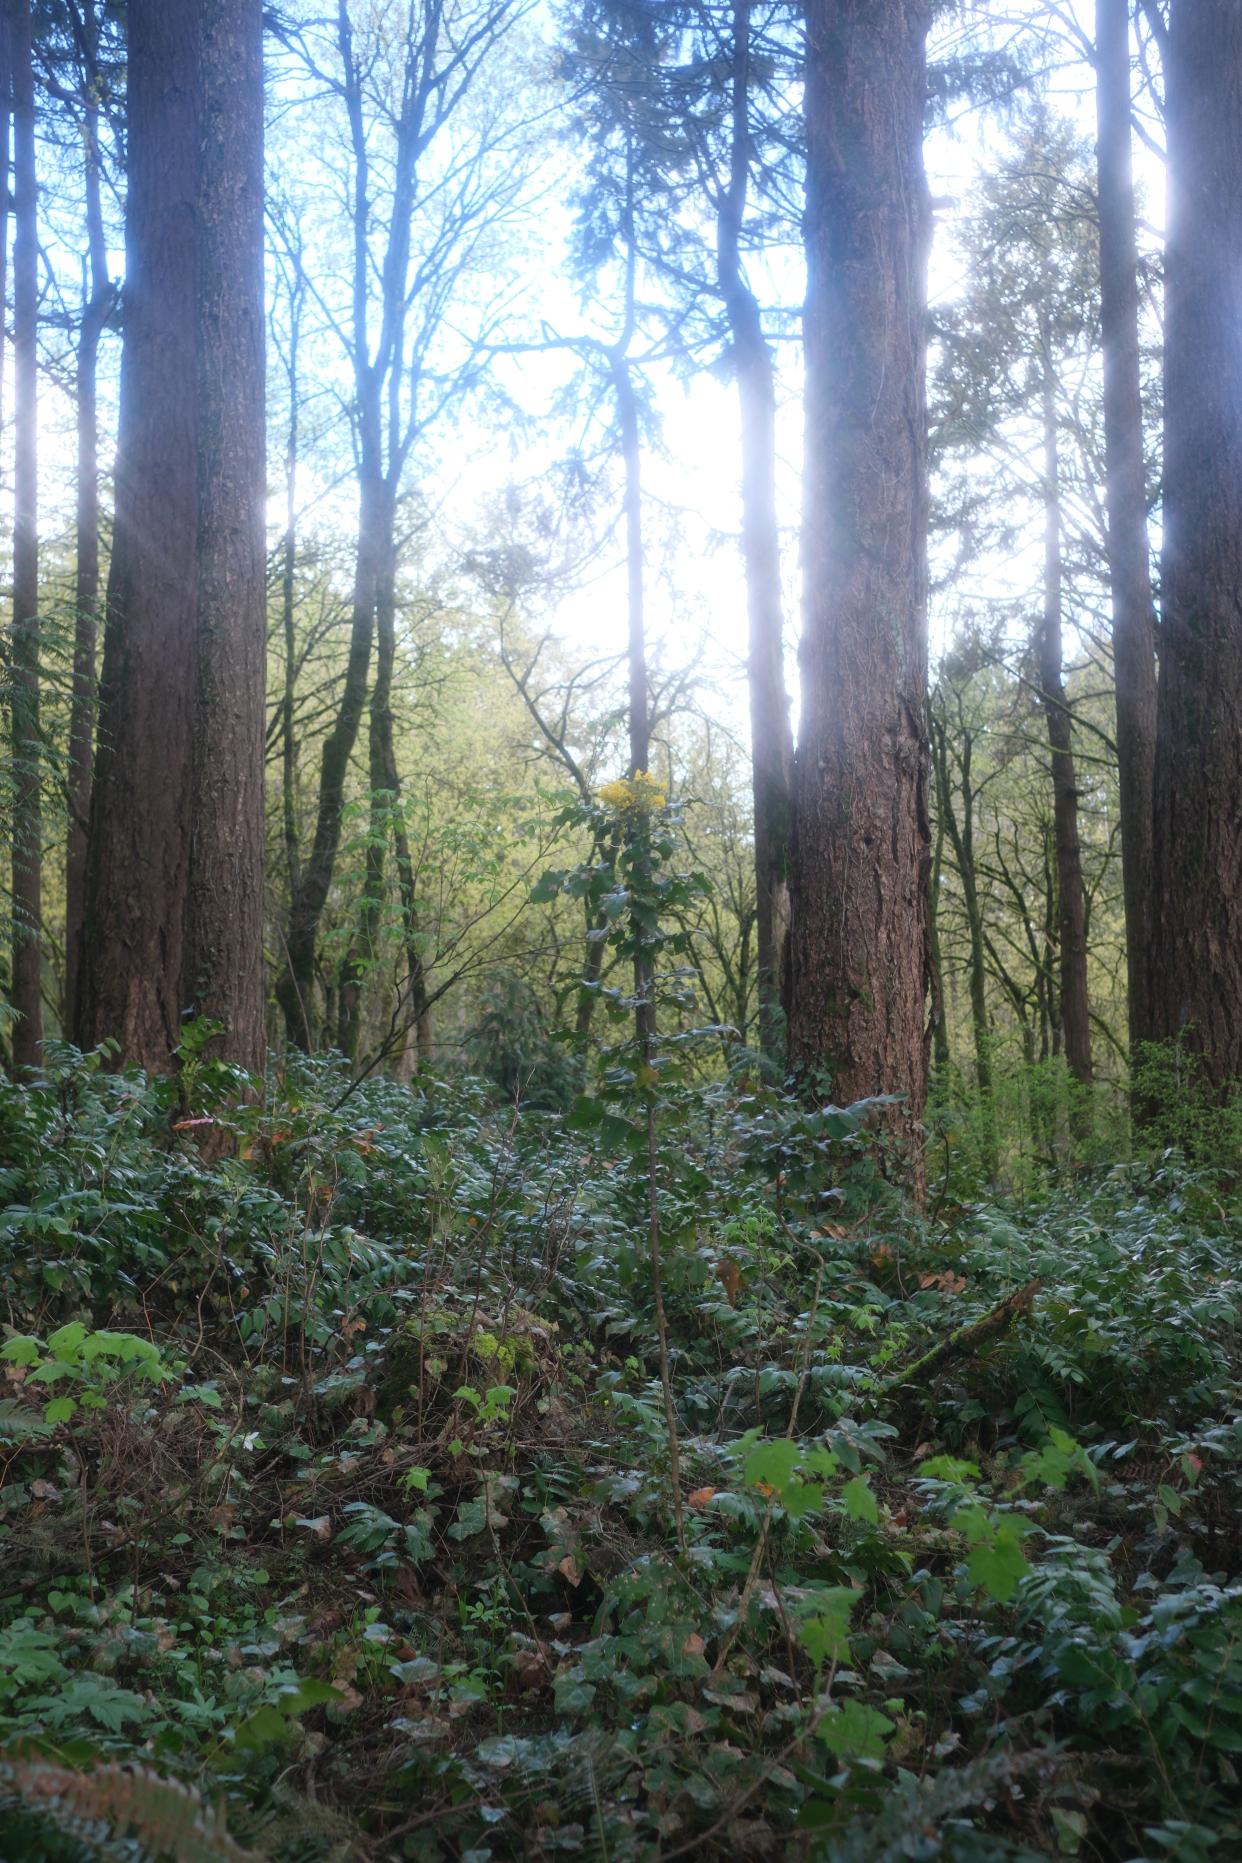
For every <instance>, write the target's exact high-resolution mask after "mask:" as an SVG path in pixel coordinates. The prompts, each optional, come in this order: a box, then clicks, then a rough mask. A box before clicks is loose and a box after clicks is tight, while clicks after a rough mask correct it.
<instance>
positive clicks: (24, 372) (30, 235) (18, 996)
mask: <svg viewBox="0 0 1242 1863" xmlns="http://www.w3.org/2000/svg"><path fill="white" fill-rule="evenodd" d="M10 17H11V22H12V23H11V37H10V46H11V55H12V84H13V179H14V195H15V200H14V225H13V368H14V404H13V418H14V441H13V491H14V497H13V505H14V517H13V648H12V651H13V676H12V689H13V699H12V707H13V977H12V990H11V998H10V1000H11V1002H12V1006H13V1008H14V1009H15V1010H16V1012H17V1015H18V1017H19V1020H18V1021H17V1022H16V1024H15V1025H14V1029H13V1065H14V1066H15V1067H19V1068H20V1067H35V1066H37V1065H38V1062H39V1059H40V1052H39V1051H40V1044H41V1043H42V1040H43V943H42V928H43V807H42V762H43V759H42V752H41V747H40V736H39V462H38V422H39V405H38V404H39V351H38V319H39V225H38V194H37V190H36V181H35V102H34V67H33V63H32V53H31V44H30V0H14V4H13V5H12V7H11V14H10Z"/></svg>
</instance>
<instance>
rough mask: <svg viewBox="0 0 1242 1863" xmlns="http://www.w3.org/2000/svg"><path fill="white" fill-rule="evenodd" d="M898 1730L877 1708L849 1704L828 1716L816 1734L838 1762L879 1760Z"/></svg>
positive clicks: (853, 1703)
mask: <svg viewBox="0 0 1242 1863" xmlns="http://www.w3.org/2000/svg"><path fill="white" fill-rule="evenodd" d="M896 1731H897V1728H896V1723H895V1722H893V1721H890V1720H889V1718H888V1716H887V1715H886V1714H881V1713H880V1710H879V1709H878V1708H869V1707H867V1705H866V1703H865V1702H861V1701H846V1702H843V1703H842V1705H841V1706H840V1707H839V1708H836V1709H834V1710H833V1712H832V1713H830V1714H828V1715H826V1716H825V1718H824V1719H823V1720H822V1721H821V1722H820V1724H819V1726H818V1728H817V1729H816V1735H817V1737H818V1738H819V1739H820V1740H822V1741H823V1743H824V1745H825V1746H826V1747H827V1748H828V1751H829V1752H830V1753H835V1754H836V1756H837V1758H838V1759H856V1760H879V1759H883V1758H884V1750H885V1748H886V1747H887V1745H888V1743H889V1741H890V1739H891V1738H892V1736H893V1735H894V1734H895V1733H896Z"/></svg>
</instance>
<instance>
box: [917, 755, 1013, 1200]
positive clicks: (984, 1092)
mask: <svg viewBox="0 0 1242 1863" xmlns="http://www.w3.org/2000/svg"><path fill="white" fill-rule="evenodd" d="M932 754H933V759H934V764H935V771H936V790H937V802H938V805H939V806H938V809H937V817H938V821H939V822H942V823H943V824H944V827H945V828H946V829H947V830H948V835H949V839H950V841H951V842H952V844H953V858H954V861H955V863H956V866H957V873H958V879H959V880H960V881H961V885H962V904H963V906H964V908H965V912H966V929H967V933H968V936H969V938H970V1026H971V1033H972V1034H973V1037H974V1045H975V1084H976V1086H977V1087H978V1089H979V1099H980V1102H981V1109H982V1115H983V1153H984V1157H983V1162H984V1168H985V1169H986V1171H987V1173H988V1175H989V1176H990V1177H995V1176H996V1172H997V1154H996V1119H995V1108H994V1106H993V1101H992V1035H991V1030H990V1029H989V1027H988V997H987V958H986V950H985V944H984V933H983V913H982V911H981V909H980V905H979V876H978V871H977V869H976V866H975V796H974V784H973V780H972V769H973V762H974V743H973V739H972V736H971V733H970V732H969V731H968V730H967V731H964V732H963V734H962V742H961V751H960V756H961V796H962V813H961V819H960V820H959V819H958V815H957V811H956V809H955V808H954V806H953V790H952V786H951V783H950V779H949V747H948V742H947V729H946V727H945V726H944V725H943V724H940V725H937V724H936V723H935V722H933V725H932Z"/></svg>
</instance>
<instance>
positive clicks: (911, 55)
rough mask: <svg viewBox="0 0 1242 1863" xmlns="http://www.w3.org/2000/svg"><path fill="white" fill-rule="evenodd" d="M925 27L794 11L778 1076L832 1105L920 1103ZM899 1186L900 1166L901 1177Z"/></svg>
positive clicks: (897, 1126) (903, 1118) (876, 1)
mask: <svg viewBox="0 0 1242 1863" xmlns="http://www.w3.org/2000/svg"><path fill="white" fill-rule="evenodd" d="M926 27H927V13H926V9H925V7H924V6H923V5H922V4H919V3H918V0H869V3H868V4H866V5H861V4H859V0H810V4H809V5H808V8H807V29H808V46H807V85H806V112H807V132H808V177H807V190H808V197H807V260H808V269H809V277H808V290H807V304H806V359H807V387H806V428H807V442H806V445H807V453H806V501H805V516H804V530H803V567H804V577H805V596H804V620H803V637H802V648H801V665H802V707H803V716H802V728H801V733H800V737H799V741H798V751H797V759H796V765H795V776H794V798H795V804H794V840H793V860H792V886H791V895H792V915H793V916H792V928H791V932H790V940H789V963H788V972H787V990H788V996H787V1000H788V1009H789V1058H790V1062H791V1065H792V1066H794V1067H795V1068H796V1069H798V1070H799V1071H800V1072H802V1073H804V1074H807V1073H812V1072H814V1071H815V1070H816V1069H818V1068H820V1067H823V1068H825V1069H826V1070H827V1071H828V1073H829V1075H830V1076H831V1081H832V1090H833V1094H834V1097H835V1098H836V1099H838V1100H843V1101H852V1100H857V1099H862V1098H864V1097H866V1096H868V1095H871V1094H877V1093H895V1094H901V1095H903V1096H904V1100H905V1106H904V1111H902V1112H900V1113H898V1114H897V1115H895V1116H891V1117H890V1121H889V1123H890V1125H891V1127H892V1129H893V1130H894V1131H895V1132H897V1133H898V1134H899V1136H900V1137H901V1139H902V1140H903V1141H904V1142H906V1143H907V1144H908V1145H909V1147H910V1150H911V1154H912V1156H913V1153H914V1137H915V1133H914V1127H915V1125H916V1123H917V1121H918V1119H919V1117H920V1115H921V1114H922V1110H923V1104H924V1099H925V1096H926V1086H927V1045H926V1034H925V1024H924V1002H925V999H926V992H927V975H928V924H927V916H928V908H927V882H928V864H929V857H930V839H931V837H930V827H929V823H928V813H927V761H928V760H927V570H926V536H927V457H926V455H927V446H926V412H925V327H924V324H925V303H926V256H927V245H928V234H929V209H928V199H927V188H926V180H925V176H924V172H923V105H924V92H925V60H926V44H925V40H926ZM916 1173H917V1167H916Z"/></svg>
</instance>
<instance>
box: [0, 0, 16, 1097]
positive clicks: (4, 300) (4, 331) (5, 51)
mask: <svg viewBox="0 0 1242 1863" xmlns="http://www.w3.org/2000/svg"><path fill="white" fill-rule="evenodd" d="M12 25H13V21H12V9H11V7H10V6H8V5H7V4H5V5H3V6H0V432H3V426H4V423H3V418H2V415H3V407H2V404H3V397H4V350H5V342H6V339H7V336H8V323H9V201H10V190H9V173H10V168H9V142H10V131H11V128H12V116H13V43H12ZM12 960H13V944H12V936H11V935H10V939H9V975H8V977H7V978H6V984H11V982H12ZM0 1052H2V1053H3V1054H4V1063H5V1066H6V1067H7V1066H8V1065H9V1063H10V1060H11V1054H10V1052H9V1049H8V1045H7V1044H3V1045H2V1046H0Z"/></svg>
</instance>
